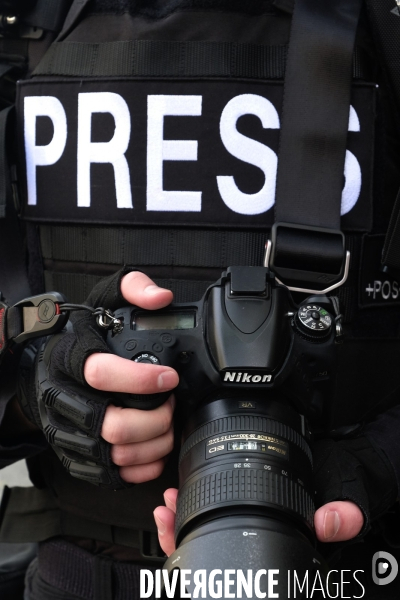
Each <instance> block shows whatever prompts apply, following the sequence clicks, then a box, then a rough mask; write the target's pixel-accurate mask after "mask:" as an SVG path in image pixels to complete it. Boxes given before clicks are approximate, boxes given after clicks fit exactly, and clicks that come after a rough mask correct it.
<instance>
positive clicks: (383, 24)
mask: <svg viewBox="0 0 400 600" xmlns="http://www.w3.org/2000/svg"><path fill="white" fill-rule="evenodd" d="M366 2H367V7H368V12H369V17H370V21H371V26H372V30H373V33H374V35H375V39H376V46H377V49H378V52H379V55H380V57H381V63H382V68H383V70H384V71H385V73H386V75H387V78H388V81H389V86H390V89H391V91H392V97H393V99H394V104H395V109H396V114H397V123H398V125H400V2H397V0H366ZM382 270H383V271H384V272H385V273H389V274H390V273H391V272H393V271H394V272H400V190H399V193H398V195H397V199H396V202H395V205H394V208H393V212H392V215H391V218H390V223H389V228H388V231H387V234H386V239H385V244H384V247H383V253H382Z"/></svg>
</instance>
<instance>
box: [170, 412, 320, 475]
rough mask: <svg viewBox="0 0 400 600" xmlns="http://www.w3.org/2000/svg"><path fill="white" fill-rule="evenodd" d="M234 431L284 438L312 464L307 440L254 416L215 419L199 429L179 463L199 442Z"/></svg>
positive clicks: (184, 449)
mask: <svg viewBox="0 0 400 600" xmlns="http://www.w3.org/2000/svg"><path fill="white" fill-rule="evenodd" d="M234 431H241V432H248V431H254V432H257V433H267V434H270V435H274V436H277V437H282V438H284V439H285V440H287V441H289V442H292V443H293V444H296V446H298V447H299V448H301V450H303V452H305V454H306V456H307V457H308V459H309V461H310V463H311V464H312V455H311V450H310V448H309V446H308V444H307V442H306V441H305V439H304V438H303V437H302V436H301V435H300V434H299V433H297V431H295V430H294V429H292V428H291V427H288V426H287V425H284V424H283V423H280V422H279V421H274V420H273V419H268V418H266V417H256V416H253V415H237V416H233V417H224V418H222V419H215V420H214V421H211V422H209V423H207V424H206V425H203V426H202V427H199V429H197V430H196V431H194V432H193V433H192V434H191V435H190V436H189V437H188V438H187V440H186V441H185V443H184V444H183V446H182V448H181V452H180V456H179V462H181V460H183V458H184V457H185V456H186V454H187V453H188V452H189V451H190V450H191V449H192V448H193V447H194V446H195V445H196V444H198V443H199V442H202V441H203V440H206V439H207V438H209V437H213V436H214V435H218V434H220V433H232V432H234Z"/></svg>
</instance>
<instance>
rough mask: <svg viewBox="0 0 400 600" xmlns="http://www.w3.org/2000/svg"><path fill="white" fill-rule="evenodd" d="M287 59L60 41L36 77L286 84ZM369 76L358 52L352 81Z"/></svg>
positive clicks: (205, 47)
mask: <svg viewBox="0 0 400 600" xmlns="http://www.w3.org/2000/svg"><path fill="white" fill-rule="evenodd" d="M286 56H287V47H286V46H255V45H253V44H235V43H230V42H229V43H228V42H197V41H190V42H174V41H158V40H157V41H155V40H130V41H119V42H106V43H101V44H86V43H82V42H56V43H54V44H53V45H52V46H51V48H50V49H49V51H48V52H47V54H46V55H45V57H44V58H43V60H42V61H41V63H40V64H39V66H38V67H37V68H36V70H35V72H34V75H64V76H68V77H71V76H77V77H96V76H98V77H100V76H114V77H118V76H119V77H130V76H132V77H147V76H149V77H246V78H251V79H283V77H284V74H285V67H286ZM368 73H369V69H368V61H367V57H366V56H365V53H364V52H363V50H361V49H358V51H357V52H356V53H355V55H354V61H353V76H354V78H357V79H368V78H369V77H368Z"/></svg>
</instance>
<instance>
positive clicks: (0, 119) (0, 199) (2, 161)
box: [0, 71, 13, 219]
mask: <svg viewBox="0 0 400 600" xmlns="http://www.w3.org/2000/svg"><path fill="white" fill-rule="evenodd" d="M5 72H7V71H5ZM3 74H4V73H3ZM0 76H1V74H0ZM12 109H13V107H10V108H6V109H4V110H2V111H1V112H0V219H3V218H4V217H5V216H6V203H7V193H8V192H9V190H10V175H9V167H8V160H7V149H6V138H7V124H8V121H9V118H10V114H11V111H12Z"/></svg>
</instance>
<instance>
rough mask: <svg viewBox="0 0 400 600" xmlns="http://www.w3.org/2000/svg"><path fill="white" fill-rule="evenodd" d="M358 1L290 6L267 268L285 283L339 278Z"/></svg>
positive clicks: (302, 1) (313, 0)
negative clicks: (274, 201)
mask: <svg viewBox="0 0 400 600" xmlns="http://www.w3.org/2000/svg"><path fill="white" fill-rule="evenodd" d="M360 10H361V0H335V1H329V2H321V0H296V3H295V7H294V13H293V20H292V29H291V35H290V41H289V51H288V59H287V68H286V74H285V90H284V102H283V114H282V129H281V137H280V151H279V166H278V176H277V191H276V203H275V221H276V222H275V225H274V228H273V232H272V243H273V254H272V257H271V261H270V265H271V268H273V270H274V271H275V272H276V273H277V274H278V275H279V276H281V277H282V278H284V280H285V283H287V282H289V283H291V284H292V285H296V284H297V285H298V284H299V283H300V282H301V283H302V284H303V285H304V284H305V283H308V284H310V285H313V286H314V287H315V289H316V290H321V287H323V286H326V285H327V284H328V285H329V284H333V283H334V282H335V281H336V282H337V281H338V279H340V277H341V275H343V272H344V238H343V235H342V234H341V232H340V208H341V197H342V187H343V171H344V163H345V155H346V141H347V129H348V120H349V110H350V91H351V76H352V56H353V49H354V41H355V34H356V29H357V24H358V18H359V13H360Z"/></svg>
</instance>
